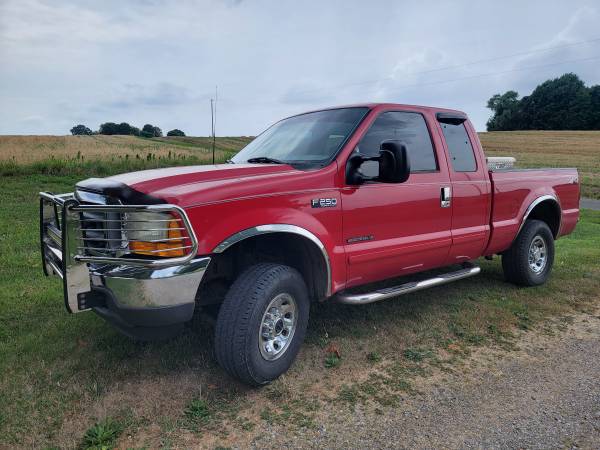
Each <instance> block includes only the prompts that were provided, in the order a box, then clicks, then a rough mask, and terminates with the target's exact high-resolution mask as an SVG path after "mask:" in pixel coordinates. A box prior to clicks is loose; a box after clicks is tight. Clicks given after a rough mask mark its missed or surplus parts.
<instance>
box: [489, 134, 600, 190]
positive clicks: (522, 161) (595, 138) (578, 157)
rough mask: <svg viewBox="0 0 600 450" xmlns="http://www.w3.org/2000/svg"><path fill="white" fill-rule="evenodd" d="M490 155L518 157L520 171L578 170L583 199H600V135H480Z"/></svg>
mask: <svg viewBox="0 0 600 450" xmlns="http://www.w3.org/2000/svg"><path fill="white" fill-rule="evenodd" d="M479 138H480V139H481V143H482V145H483V148H484V149H485V152H486V155H488V156H514V157H515V158H517V166H518V167H577V168H578V169H579V174H580V176H581V182H582V195H583V196H584V197H590V198H600V131H496V132H491V133H479Z"/></svg>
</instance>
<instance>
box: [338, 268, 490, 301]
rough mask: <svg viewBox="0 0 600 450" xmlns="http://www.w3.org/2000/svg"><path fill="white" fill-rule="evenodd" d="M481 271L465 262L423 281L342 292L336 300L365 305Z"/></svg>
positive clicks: (470, 275) (460, 278)
mask: <svg viewBox="0 0 600 450" xmlns="http://www.w3.org/2000/svg"><path fill="white" fill-rule="evenodd" d="M479 272H481V268H480V267H477V266H474V265H472V264H470V263H467V264H464V265H463V268H462V269H460V270H456V271H454V272H448V273H445V274H443V275H437V276H435V277H433V278H428V279H427V280H422V281H411V282H409V283H404V284H401V285H399V286H393V287H388V288H384V289H380V290H377V291H373V292H366V293H364V294H351V293H344V292H341V293H339V294H337V296H336V300H337V301H338V302H340V303H345V304H347V305H365V304H367V303H373V302H378V301H380V300H386V299H388V298H391V297H397V296H399V295H403V294H409V293H411V292H416V291H420V290H422V289H427V288H430V287H434V286H439V285H441V284H446V283H450V282H452V281H457V280H462V279H463V278H468V277H472V276H473V275H477V274H478V273H479Z"/></svg>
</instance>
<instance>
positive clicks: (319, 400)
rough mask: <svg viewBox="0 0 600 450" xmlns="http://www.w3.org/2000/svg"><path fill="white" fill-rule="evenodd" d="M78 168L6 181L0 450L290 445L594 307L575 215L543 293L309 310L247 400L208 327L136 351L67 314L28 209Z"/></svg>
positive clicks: (586, 226) (478, 291) (595, 257)
mask: <svg viewBox="0 0 600 450" xmlns="http://www.w3.org/2000/svg"><path fill="white" fill-rule="evenodd" d="M184 142H185V141H184ZM168 145H179V144H168ZM184 145H187V144H184ZM160 161H161V163H168V162H169V161H168V160H167V159H165V160H160ZM119 164H121V163H119ZM122 164H125V165H126V164H128V163H127V162H126V163H122ZM570 165H577V161H574V164H570ZM123 167H124V166H123V165H115V166H111V165H110V162H108V163H107V166H106V167H104V168H103V169H97V170H102V171H103V173H112V172H114V171H118V170H121V169H123ZM80 168H81V166H77V165H76V166H75V167H74V169H73V173H72V174H66V173H68V170H67V169H62V171H58V173H59V174H60V175H49V174H47V173H45V172H44V171H43V170H41V171H38V172H37V173H36V172H35V171H34V170H28V171H26V172H25V173H20V172H18V171H16V172H14V173H13V174H12V175H10V176H9V175H8V174H4V175H3V177H2V183H1V184H0V289H1V295H0V448H13V447H27V448H31V447H36V448H44V447H59V448H102V447H103V446H105V447H108V448H110V447H113V446H116V447H118V448H129V447H131V448H139V447H147V448H161V447H162V448H169V447H187V448H189V447H194V446H197V445H202V446H205V447H209V448H214V447H217V446H228V445H231V444H232V443H234V442H235V443H237V444H238V445H243V443H244V442H247V440H248V439H250V438H251V437H252V435H253V432H254V430H256V429H257V428H259V427H262V426H265V425H266V424H269V423H271V422H277V421H285V422H286V423H288V424H289V426H290V427H292V428H297V429H302V428H304V427H314V426H316V424H318V422H319V417H320V416H321V415H323V414H330V413H332V411H334V410H335V408H340V407H344V408H345V407H348V408H354V407H356V405H358V404H361V405H364V408H366V410H367V411H383V410H385V408H393V407H395V406H396V405H397V404H398V402H399V399H400V398H401V396H403V395H412V394H413V393H414V391H415V384H416V383H415V380H417V379H418V378H419V377H426V376H429V375H431V374H432V373H434V372H436V371H438V372H439V371H441V372H442V373H443V372H444V371H456V370H461V364H462V362H463V361H464V359H465V357H467V356H468V355H469V353H470V352H471V351H472V350H473V349H474V348H476V347H478V346H493V347H498V348H503V349H506V350H510V349H511V348H512V346H513V345H514V342H515V336H516V333H517V332H518V331H519V330H528V329H530V328H532V327H540V326H541V327H543V328H544V329H545V330H546V332H548V333H552V332H553V330H554V329H555V328H556V327H560V326H561V323H564V321H565V320H568V315H569V314H570V313H572V312H574V311H578V310H587V309H590V308H592V307H593V306H594V305H598V304H599V302H600V297H599V293H600V212H592V211H584V212H583V216H582V220H581V222H580V223H579V225H578V227H577V230H576V232H575V233H574V234H572V235H571V236H569V237H567V238H564V239H561V240H559V241H558V242H557V251H556V261H555V269H554V272H553V275H552V277H551V279H550V281H549V283H548V284H547V285H545V286H542V287H538V288H529V289H524V288H517V287H515V286H512V285H510V284H507V283H505V282H504V281H503V277H502V271H501V267H500V261H499V260H498V259H496V260H494V261H491V262H489V261H482V262H481V265H482V268H483V273H482V275H480V276H478V277H475V278H471V279H468V280H463V281H460V282H457V283H455V284H451V285H447V286H444V287H440V288H435V289H432V290H429V291H423V292H419V293H415V294H411V295H407V296H404V297H402V298H399V299H396V300H390V301H386V302H382V303H375V304H372V305H366V306H363V307H350V306H343V305H336V304H324V305H315V306H314V307H313V308H312V311H311V321H310V325H309V331H308V335H307V339H306V343H305V345H304V347H303V350H302V351H301V353H300V356H299V358H298V361H297V362H296V364H295V365H294V366H293V368H292V370H291V371H290V372H289V373H288V374H286V375H285V376H284V377H282V378H281V379H280V380H278V381H276V382H275V383H273V384H272V385H270V386H268V387H266V388H264V389H261V390H251V389H248V388H245V387H243V386H241V385H239V384H237V383H235V382H234V381H232V380H231V379H229V378H228V377H226V376H225V375H224V373H223V372H222V371H221V370H220V369H219V367H218V366H217V365H216V363H215V361H214V358H213V356H212V329H211V326H210V325H209V324H207V325H206V326H205V327H203V328H202V329H200V330H192V329H189V330H186V331H185V332H184V333H183V334H182V335H181V336H180V337H178V338H176V339H174V340H172V341H168V342H163V343H146V344H141V343H135V342H132V341H131V340H129V339H127V338H125V337H123V336H121V335H120V334H119V333H118V332H116V331H115V330H113V329H112V328H111V327H110V326H109V325H107V324H106V323H105V322H104V321H103V320H101V319H100V318H98V317H97V316H95V315H94V314H93V313H82V314H77V315H69V314H67V312H66V311H65V308H64V305H63V300H62V290H61V287H60V283H59V282H58V279H56V278H45V277H44V276H43V275H42V272H41V265H40V256H39V249H38V200H37V193H38V191H40V190H49V191H54V192H65V191H69V190H71V189H72V186H73V185H74V183H75V182H76V181H78V180H79V179H81V178H83V177H84V175H87V174H85V173H82V172H80ZM52 173H53V172H52ZM338 354H339V357H338Z"/></svg>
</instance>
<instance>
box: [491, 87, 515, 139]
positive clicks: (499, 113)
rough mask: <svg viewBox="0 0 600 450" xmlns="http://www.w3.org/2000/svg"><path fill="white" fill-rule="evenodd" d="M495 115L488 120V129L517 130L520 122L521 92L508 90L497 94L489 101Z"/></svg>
mask: <svg viewBox="0 0 600 450" xmlns="http://www.w3.org/2000/svg"><path fill="white" fill-rule="evenodd" d="M487 107H488V108H489V109H491V110H492V111H493V112H494V115H493V116H492V117H491V118H490V120H488V122H487V129H488V131H499V130H515V129H518V122H519V93H518V92H516V91H507V92H505V93H504V94H502V95H500V94H496V95H494V96H493V97H492V98H490V99H489V100H488V102H487Z"/></svg>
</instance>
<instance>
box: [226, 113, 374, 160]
mask: <svg viewBox="0 0 600 450" xmlns="http://www.w3.org/2000/svg"><path fill="white" fill-rule="evenodd" d="M367 112H368V108H358V107H357V108H340V109H330V110H325V111H317V112H312V113H307V114H301V115H299V116H294V117H290V118H288V119H283V120H282V121H280V122H277V123H276V124H275V125H273V126H271V127H270V128H268V129H267V130H266V131H265V132H263V133H262V134H260V135H259V136H258V137H257V138H256V139H254V140H253V141H252V142H250V143H249V144H248V145H247V146H246V147H244V148H243V149H242V150H241V151H240V152H239V153H238V154H237V155H235V156H234V157H233V158H232V159H231V162H233V163H238V164H239V163H245V162H248V161H249V160H250V162H253V163H266V164H278V163H279V164H281V163H286V164H298V165H310V166H312V165H322V164H325V163H328V162H329V161H330V160H331V158H332V157H333V156H334V155H335V154H336V153H337V152H338V151H339V150H340V148H341V147H342V145H343V144H344V142H346V139H347V138H348V136H350V134H351V133H352V132H353V131H354V129H355V128H356V127H357V125H358V124H359V122H360V121H361V119H362V118H363V117H364V116H365V114H366V113H367Z"/></svg>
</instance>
